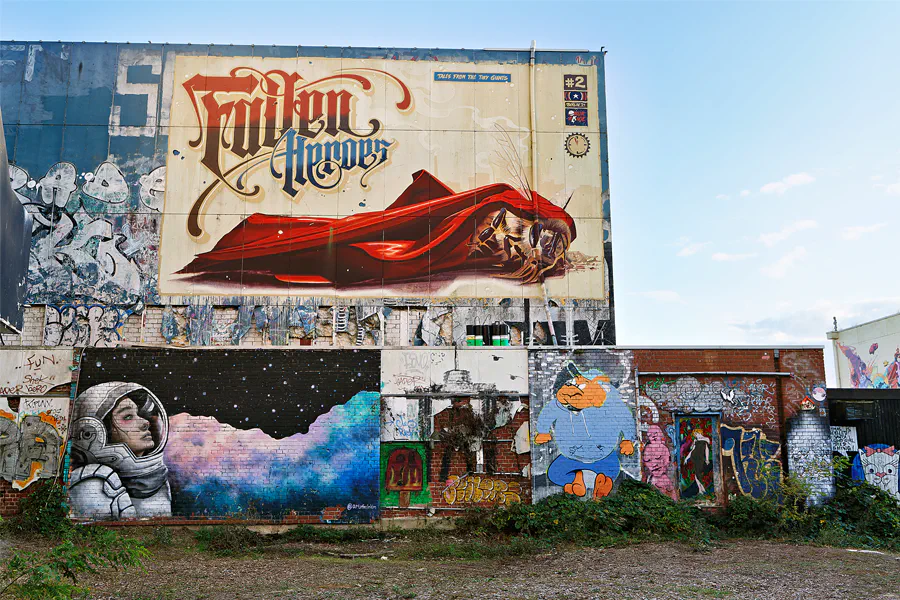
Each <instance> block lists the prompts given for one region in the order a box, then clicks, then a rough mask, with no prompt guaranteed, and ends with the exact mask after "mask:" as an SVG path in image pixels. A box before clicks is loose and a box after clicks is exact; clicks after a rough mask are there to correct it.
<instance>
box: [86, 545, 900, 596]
mask: <svg viewBox="0 0 900 600" xmlns="http://www.w3.org/2000/svg"><path fill="white" fill-rule="evenodd" d="M403 543H404V540H402V539H400V540H394V541H387V542H382V541H372V542H368V543H359V544H354V545H352V547H350V548H348V546H347V545H346V544H344V545H340V546H329V545H327V544H300V543H297V544H291V545H290V546H289V547H281V548H279V549H277V550H272V549H267V550H265V551H263V552H260V553H256V554H253V555H250V556H242V557H217V556H213V555H210V554H208V553H204V552H201V551H199V550H197V549H196V548H194V547H190V546H185V545H181V544H172V545H169V546H156V547H154V548H153V549H152V557H151V559H150V560H149V561H148V563H147V571H146V573H139V572H136V571H131V572H128V573H121V572H118V573H117V572H111V573H105V574H103V575H102V576H101V577H94V578H91V579H90V580H89V583H90V587H91V590H92V594H93V595H92V597H93V598H95V599H109V598H128V599H134V600H137V599H146V600H150V599H153V600H156V599H168V598H186V599H191V600H193V599H198V598H204V599H225V598H228V599H231V598H254V599H256V598H285V599H287V598H340V599H342V600H345V599H350V598H391V599H395V598H396V599H412V598H416V599H426V598H440V599H442V600H451V599H454V598H456V599H464V598H478V599H488V598H523V599H544V598H547V599H550V598H553V599H557V598H579V599H580V598H598V599H599V598H610V599H615V600H627V599H654V598H656V599H663V598H666V599H668V598H729V599H739V598H741V599H743V598H754V599H756V598H772V599H778V600H783V599H794V598H796V599H824V598H841V599H850V598H861V599H862V598H865V599H866V600H875V599H887V598H898V599H900V556H898V555H891V554H878V553H860V552H852V551H848V550H845V549H836V548H819V547H811V546H796V545H789V544H780V543H772V542H751V541H726V542H719V543H717V545H716V546H715V547H714V548H713V549H712V550H711V551H708V552H698V551H694V550H692V549H691V548H690V547H688V546H685V545H681V544H675V543H655V544H649V543H648V544H640V545H632V546H625V547H617V548H607V549H583V548H570V549H561V550H554V551H551V552H546V553H543V554H537V555H532V556H524V557H517V558H500V559H490V560H485V559H481V560H459V559H452V560H448V559H443V560H416V559H415V558H414V556H415V553H414V552H413V553H410V552H408V551H406V552H404V551H403V550H402V548H401V546H402V544H403ZM407 550H408V549H407ZM341 553H343V554H348V553H352V554H370V555H371V556H364V557H358V558H341V557H340V556H339V555H340V554H341ZM382 556H384V557H386V558H381V557H382ZM400 556H413V558H399V557H400Z"/></svg>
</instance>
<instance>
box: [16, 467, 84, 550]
mask: <svg viewBox="0 0 900 600" xmlns="http://www.w3.org/2000/svg"><path fill="white" fill-rule="evenodd" d="M68 511H69V509H68V505H67V504H66V488H65V487H64V486H63V485H62V484H61V483H60V482H59V481H57V480H55V479H54V480H52V481H47V482H46V483H44V484H43V485H41V486H40V487H38V488H37V489H36V490H35V491H33V492H32V493H31V494H29V495H27V496H25V497H24V498H22V500H20V501H19V514H17V515H15V516H12V517H10V518H9V519H8V520H7V521H5V522H4V526H5V527H6V528H7V529H8V530H9V531H12V532H16V533H33V534H38V535H43V536H46V537H53V538H64V537H66V536H68V535H69V534H70V533H71V532H72V529H73V525H72V522H71V521H70V520H69V515H68Z"/></svg>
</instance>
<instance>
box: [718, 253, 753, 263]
mask: <svg viewBox="0 0 900 600" xmlns="http://www.w3.org/2000/svg"><path fill="white" fill-rule="evenodd" d="M756 256H757V255H756V252H749V253H747V254H727V253H725V252H716V253H715V254H713V255H712V259H713V260H716V261H719V262H730V261H735V260H747V259H748V258H756Z"/></svg>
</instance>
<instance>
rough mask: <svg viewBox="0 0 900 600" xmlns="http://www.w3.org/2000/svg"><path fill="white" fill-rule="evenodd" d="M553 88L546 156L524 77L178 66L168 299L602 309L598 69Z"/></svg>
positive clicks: (556, 72)
mask: <svg viewBox="0 0 900 600" xmlns="http://www.w3.org/2000/svg"><path fill="white" fill-rule="evenodd" d="M573 70H574V71H576V72H577V74H576V75H567V73H569V72H571V71H573ZM541 78H542V81H541V85H542V88H541V89H542V92H541V94H540V95H539V98H540V100H539V102H538V104H537V106H536V107H535V112H536V115H535V116H536V117H537V118H538V119H539V120H538V131H539V132H540V133H539V134H538V135H537V139H536V140H534V141H535V142H536V143H535V144H534V145H532V140H531V130H530V119H531V116H530V114H529V88H528V81H529V71H528V67H527V66H523V65H514V64H504V65H499V64H478V65H473V64H470V63H454V62H434V61H432V62H430V63H423V62H419V61H385V60H380V59H379V60H365V59H356V60H351V59H340V58H320V59H314V60H309V59H274V58H252V57H215V58H214V57H208V56H200V57H197V56H178V57H177V58H176V61H175V69H174V85H173V98H172V105H171V109H170V111H169V118H170V128H169V140H168V153H167V155H166V157H167V160H166V184H165V188H166V190H167V192H166V194H165V202H164V204H163V224H162V236H161V242H160V247H161V259H160V272H159V281H160V291H161V293H162V294H181V295H184V294H199V293H202V294H223V295H240V294H247V295H249V294H271V295H290V294H301V295H331V294H336V295H339V296H355V297H359V296H364V297H365V296H376V297H381V296H423V295H424V296H463V297H485V296H497V297H509V296H521V295H522V294H523V288H524V293H526V294H528V295H532V296H540V295H541V294H542V292H541V290H540V286H539V284H540V283H541V282H543V281H545V280H546V282H547V285H548V286H549V287H550V288H551V293H552V294H553V295H555V296H561V297H576V298H601V299H602V298H604V297H605V295H604V294H605V293H604V283H603V270H602V264H603V223H602V201H601V193H602V189H601V174H600V160H599V154H598V152H597V151H596V150H595V151H594V152H591V148H592V147H593V148H598V147H599V128H598V123H597V122H596V119H595V120H594V122H592V121H591V119H589V118H588V119H587V120H586V122H585V123H583V124H579V123H574V124H572V125H570V126H567V125H566V122H565V115H564V114H563V112H562V109H563V108H564V104H565V103H566V101H565V98H566V97H567V96H566V95H565V94H564V91H565V88H567V87H578V86H583V87H584V89H588V88H590V89H596V87H597V82H596V69H594V68H590V67H581V68H574V69H573V67H563V66H560V65H555V66H549V65H545V66H543V67H542V69H541ZM567 78H569V79H571V81H570V82H569V83H567V82H566V81H565V80H566V79H567ZM576 80H577V81H576ZM545 86H549V87H550V88H551V89H552V90H553V92H554V93H552V94H550V93H545V92H544V91H543V90H544V87H545ZM586 95H587V92H582V93H581V96H580V97H585V96H586ZM579 104H585V105H586V101H584V100H582V101H579ZM592 125H593V127H592ZM569 130H571V131H569ZM567 132H568V133H567ZM534 150H537V155H536V157H537V160H538V165H537V167H538V168H537V169H536V171H535V172H536V174H537V178H536V180H535V178H534V176H533V171H532V167H531V164H532V153H533V152H534Z"/></svg>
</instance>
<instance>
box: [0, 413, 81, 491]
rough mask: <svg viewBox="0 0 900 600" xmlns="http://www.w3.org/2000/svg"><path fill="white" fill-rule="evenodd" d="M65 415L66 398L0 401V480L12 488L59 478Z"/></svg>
mask: <svg viewBox="0 0 900 600" xmlns="http://www.w3.org/2000/svg"><path fill="white" fill-rule="evenodd" d="M68 412H69V399H68V398H21V399H20V400H19V403H18V406H15V407H11V406H10V405H9V403H8V402H7V401H6V399H3V398H0V477H2V478H3V479H5V480H7V481H9V482H12V486H13V489H17V490H21V489H25V488H26V487H28V486H29V485H31V484H32V483H33V482H34V481H36V480H38V479H40V478H53V477H56V476H57V475H59V469H60V465H61V464H62V463H61V460H62V453H63V451H64V450H65V447H64V446H63V440H64V439H65V436H66V429H67V421H68Z"/></svg>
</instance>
